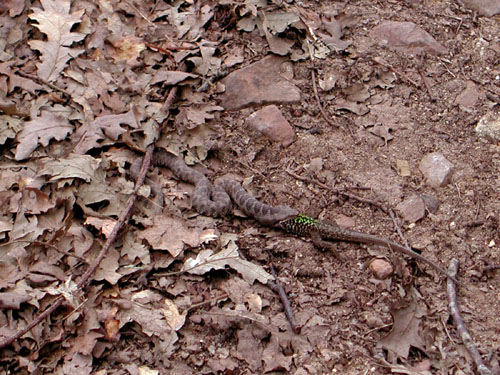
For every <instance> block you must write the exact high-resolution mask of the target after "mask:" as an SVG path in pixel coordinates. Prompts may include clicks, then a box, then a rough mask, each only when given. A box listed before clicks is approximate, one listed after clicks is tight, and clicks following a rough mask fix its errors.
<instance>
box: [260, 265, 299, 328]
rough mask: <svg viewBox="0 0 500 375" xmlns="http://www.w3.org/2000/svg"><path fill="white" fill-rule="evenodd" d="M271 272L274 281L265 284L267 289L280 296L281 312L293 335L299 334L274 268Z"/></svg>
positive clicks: (288, 301)
mask: <svg viewBox="0 0 500 375" xmlns="http://www.w3.org/2000/svg"><path fill="white" fill-rule="evenodd" d="M271 271H272V274H273V276H274V278H275V280H276V281H274V282H273V281H268V282H267V284H268V285H269V287H270V288H271V289H272V290H273V291H274V292H275V293H278V295H279V296H280V300H281V304H282V305H283V310H284V311H285V316H286V318H287V319H288V322H289V323H290V326H291V327H292V330H293V332H295V333H297V334H298V333H300V327H299V326H298V325H297V321H296V320H295V315H294V313H293V310H292V305H291V304H290V300H289V299H288V296H287V295H286V292H285V289H284V288H283V285H282V284H281V283H280V281H279V280H278V276H276V271H275V270H274V267H272V266H271Z"/></svg>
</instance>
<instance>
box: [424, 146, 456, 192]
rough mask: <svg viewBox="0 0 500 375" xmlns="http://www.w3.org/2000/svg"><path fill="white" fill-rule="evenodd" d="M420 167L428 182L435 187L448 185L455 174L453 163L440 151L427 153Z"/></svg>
mask: <svg viewBox="0 0 500 375" xmlns="http://www.w3.org/2000/svg"><path fill="white" fill-rule="evenodd" d="M419 168H420V171H421V172H422V174H423V175H424V177H425V179H426V181H427V184H428V185H429V186H431V187H433V188H438V187H441V186H444V185H446V184H447V183H448V182H449V181H450V179H451V176H452V174H453V164H452V163H450V162H449V161H448V160H447V159H446V158H445V157H444V155H443V154H441V153H440V152H433V153H431V154H427V155H425V156H424V157H423V158H422V160H421V161H420V166H419Z"/></svg>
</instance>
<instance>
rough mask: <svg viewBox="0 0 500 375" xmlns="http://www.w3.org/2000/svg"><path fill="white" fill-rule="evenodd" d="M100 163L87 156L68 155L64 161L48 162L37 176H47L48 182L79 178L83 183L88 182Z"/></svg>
mask: <svg viewBox="0 0 500 375" xmlns="http://www.w3.org/2000/svg"><path fill="white" fill-rule="evenodd" d="M100 162H101V161H100V159H96V158H93V157H92V156H89V155H76V154H70V155H68V157H67V158H66V159H56V160H48V161H47V162H46V163H45V165H44V166H43V168H42V169H41V170H40V173H39V174H40V175H41V176H43V175H49V176H50V178H49V181H57V180H61V179H66V178H81V179H82V180H84V181H85V182H90V181H91V180H92V177H93V176H94V173H95V171H96V170H97V168H99V164H100Z"/></svg>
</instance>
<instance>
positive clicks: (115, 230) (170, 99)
mask: <svg viewBox="0 0 500 375" xmlns="http://www.w3.org/2000/svg"><path fill="white" fill-rule="evenodd" d="M176 94H177V86H174V87H172V89H171V90H170V93H169V95H168V97H167V99H166V100H165V103H164V108H165V109H166V111H168V109H169V108H170V106H171V104H172V102H173V100H174V97H175V95H176ZM154 148H155V146H154V144H152V145H150V146H149V147H148V149H147V151H146V154H145V155H144V158H143V159H142V165H141V170H140V172H139V176H138V178H137V180H136V183H135V187H134V193H133V194H132V195H131V196H130V197H129V199H128V201H127V204H126V206H125V209H124V210H123V211H122V214H121V215H120V218H119V219H118V221H117V222H116V224H115V226H114V227H113V230H112V231H111V234H110V235H109V237H108V239H107V241H106V243H105V244H104V246H103V248H102V249H101V251H100V252H99V255H98V256H97V258H96V259H95V260H94V262H93V263H92V265H91V266H90V267H89V268H88V269H87V271H86V272H85V273H84V274H83V275H82V277H81V278H80V280H79V281H78V282H77V284H76V285H77V288H78V289H82V288H83V287H84V286H85V285H86V284H87V281H88V280H89V278H90V276H91V275H92V274H93V273H94V272H95V270H96V269H97V267H99V264H100V263H101V261H102V259H103V258H104V257H105V256H106V253H107V252H108V250H109V248H110V247H111V245H113V243H114V242H115V240H116V237H117V236H118V232H119V231H120V229H121V228H122V227H123V225H124V224H125V222H126V221H127V220H128V217H129V216H130V212H131V210H132V207H133V206H134V203H135V201H136V200H137V191H138V190H139V188H140V187H141V186H142V184H143V183H144V180H145V178H146V173H147V171H148V170H149V166H150V164H151V158H152V156H153V151H154ZM63 301H64V297H63V296H59V297H57V299H56V300H55V301H54V303H53V304H52V306H50V307H49V308H48V309H47V310H45V311H44V312H43V313H41V314H40V315H39V316H38V317H37V318H35V319H34V320H33V321H32V322H31V323H29V324H28V325H27V326H26V327H24V328H22V329H20V330H19V331H17V332H16V333H15V334H14V335H12V336H11V337H8V338H6V339H5V340H3V341H1V342H0V349H2V348H4V347H6V346H7V345H10V344H12V343H13V342H14V341H16V340H17V339H18V338H20V337H22V336H23V335H25V334H26V333H27V332H29V331H30V330H31V329H32V328H33V327H35V326H36V325H38V324H39V323H40V322H41V321H42V320H44V319H45V318H46V317H48V316H49V315H50V314H51V313H52V312H54V311H55V310H56V309H57V308H58V307H59V306H61V304H62V303H63Z"/></svg>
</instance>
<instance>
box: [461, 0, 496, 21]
mask: <svg viewBox="0 0 500 375" xmlns="http://www.w3.org/2000/svg"><path fill="white" fill-rule="evenodd" d="M461 1H462V3H463V4H464V5H465V6H466V7H467V8H470V9H472V10H475V11H477V13H478V14H479V15H481V16H486V17H491V16H494V15H495V14H499V13H500V1H498V0H461Z"/></svg>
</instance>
